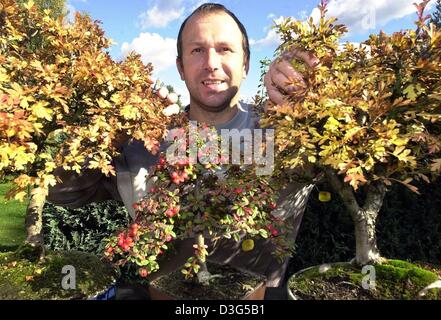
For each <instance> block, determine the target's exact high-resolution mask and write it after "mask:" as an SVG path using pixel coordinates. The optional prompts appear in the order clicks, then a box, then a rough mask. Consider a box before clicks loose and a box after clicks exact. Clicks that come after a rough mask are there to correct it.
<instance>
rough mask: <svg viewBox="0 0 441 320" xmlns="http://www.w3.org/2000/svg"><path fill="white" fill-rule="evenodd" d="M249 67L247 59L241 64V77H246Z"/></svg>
mask: <svg viewBox="0 0 441 320" xmlns="http://www.w3.org/2000/svg"><path fill="white" fill-rule="evenodd" d="M249 69H250V63H249V62H248V61H247V62H245V64H244V66H243V79H245V78H246V77H247V75H248V71H249Z"/></svg>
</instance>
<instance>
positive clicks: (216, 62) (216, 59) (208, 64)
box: [205, 48, 221, 71]
mask: <svg viewBox="0 0 441 320" xmlns="http://www.w3.org/2000/svg"><path fill="white" fill-rule="evenodd" d="M220 64H221V57H220V55H219V53H218V52H217V51H216V49H214V48H211V49H210V50H207V56H206V61H205V68H206V69H207V70H208V71H215V70H218V69H219V68H220Z"/></svg>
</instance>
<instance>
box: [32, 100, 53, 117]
mask: <svg viewBox="0 0 441 320" xmlns="http://www.w3.org/2000/svg"><path fill="white" fill-rule="evenodd" d="M47 105H49V102H47V101H38V102H37V103H36V104H34V105H33V106H32V111H33V113H34V114H35V115H36V116H37V118H44V119H46V120H47V121H51V120H52V114H53V111H52V110H51V109H49V108H45V107H46V106H47Z"/></svg>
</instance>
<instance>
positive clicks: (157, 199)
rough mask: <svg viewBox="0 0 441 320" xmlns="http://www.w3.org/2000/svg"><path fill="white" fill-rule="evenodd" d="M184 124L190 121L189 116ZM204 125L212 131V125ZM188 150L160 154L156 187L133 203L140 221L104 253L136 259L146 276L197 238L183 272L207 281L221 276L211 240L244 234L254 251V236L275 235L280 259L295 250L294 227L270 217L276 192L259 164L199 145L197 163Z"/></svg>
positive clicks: (122, 259)
mask: <svg viewBox="0 0 441 320" xmlns="http://www.w3.org/2000/svg"><path fill="white" fill-rule="evenodd" d="M181 123H182V124H185V123H186V119H185V117H184V118H183V120H182V122H181ZM201 128H202V129H201V130H206V131H207V130H208V132H212V131H211V129H210V128H208V127H207V126H202V127H201ZM179 130H180V133H181V135H180V136H181V137H183V136H184V137H187V135H186V134H185V133H188V131H186V129H184V128H183V127H182V128H181V129H179ZM214 139H216V138H214ZM196 140H197V141H199V140H198V139H196ZM183 141H185V142H186V143H184V144H181V151H184V150H186V146H188V145H189V144H188V142H189V139H188V138H184V140H181V143H182V142H183ZM175 142H176V140H175ZM198 143H199V142H198ZM199 146H200V147H201V146H202V144H201V145H199ZM184 154H185V157H178V158H176V159H178V160H176V159H174V160H170V157H169V155H168V156H166V155H165V154H161V156H160V158H159V160H158V163H157V165H156V168H155V169H154V171H153V172H152V175H151V177H150V179H153V180H154V181H155V184H154V187H152V188H151V190H150V192H149V194H148V196H146V197H145V198H144V199H142V200H141V201H139V202H138V203H136V204H134V208H135V210H136V211H137V216H136V219H135V223H134V224H132V225H131V226H130V228H129V230H125V231H122V232H120V233H119V234H118V235H115V236H114V237H112V238H111V239H109V242H108V244H107V247H106V252H105V255H106V256H107V257H108V258H109V259H110V260H112V261H113V262H114V263H115V264H116V265H125V264H127V263H131V264H132V265H135V266H136V268H137V270H138V271H137V272H138V273H139V275H140V276H141V277H146V276H147V275H149V274H151V273H153V272H155V271H157V270H159V268H160V264H159V263H158V258H159V256H160V255H162V254H164V253H166V252H167V250H169V249H170V248H171V247H172V246H173V243H174V241H175V240H178V239H188V238H194V239H195V243H194V246H193V247H194V255H193V256H191V257H189V259H188V261H187V263H185V265H184V266H183V268H182V273H183V274H184V275H185V278H194V276H195V275H197V279H198V282H199V283H201V284H205V285H207V284H208V283H209V282H210V279H212V278H213V277H216V276H217V275H212V274H210V272H209V270H207V265H206V258H207V255H208V254H209V253H208V251H207V247H208V246H207V244H206V241H207V239H209V240H210V241H213V242H215V241H217V240H219V239H221V238H226V239H230V238H233V239H234V240H236V241H240V239H241V236H245V240H244V242H243V243H242V248H243V250H252V249H253V239H254V238H256V237H263V238H270V239H271V241H273V242H274V243H275V244H276V250H275V251H274V255H275V256H276V257H277V258H281V259H282V258H284V257H286V256H287V255H290V254H291V252H292V248H293V246H292V245H293V244H292V243H291V242H290V241H289V240H288V237H286V236H285V235H287V234H288V231H289V230H288V228H289V227H287V226H286V225H285V224H284V223H283V222H282V221H280V220H278V219H277V218H275V217H273V216H272V215H271V211H272V210H273V209H275V207H276V205H275V197H276V192H275V191H274V189H273V188H272V187H271V186H270V184H269V182H268V179H267V177H265V176H259V175H256V172H255V168H256V166H255V165H248V166H244V165H242V166H241V165H231V164H222V163H223V162H225V159H222V156H217V155H215V154H213V153H211V152H210V151H209V150H207V149H205V150H203V149H202V150H201V149H199V160H200V161H192V160H191V157H190V151H188V150H187V151H184ZM202 155H205V157H206V158H205V160H204V159H203V158H204V157H201V156H202ZM210 157H211V161H207V160H208V158H210ZM201 158H202V159H201Z"/></svg>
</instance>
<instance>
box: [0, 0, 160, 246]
mask: <svg viewBox="0 0 441 320" xmlns="http://www.w3.org/2000/svg"><path fill="white" fill-rule="evenodd" d="M110 44H111V41H110V40H108V39H106V38H105V37H104V33H103V31H102V29H101V28H100V26H99V23H98V22H97V21H92V20H91V19H90V18H89V17H87V16H83V15H80V14H78V13H77V15H76V17H75V22H74V23H72V24H66V23H65V21H64V20H63V17H62V16H60V17H58V18H53V17H52V16H51V13H50V10H44V11H43V12H41V11H40V10H37V7H36V6H35V4H34V3H33V2H32V1H29V2H27V3H26V4H24V5H18V4H17V3H16V1H13V0H4V1H2V4H1V6H0V128H1V130H0V175H1V176H4V175H5V173H6V172H8V173H12V174H13V175H14V177H15V178H14V180H13V184H14V188H13V189H12V190H11V191H10V193H9V196H10V197H12V198H15V199H19V200H22V201H23V200H25V199H26V200H29V205H28V208H27V214H26V231H27V239H26V241H27V243H29V244H32V245H34V246H41V245H42V237H41V228H42V207H43V204H44V202H45V199H46V196H47V194H48V188H49V187H50V186H53V185H55V184H56V183H57V182H58V181H57V178H56V177H55V175H54V169H55V168H56V167H63V168H65V169H67V170H74V171H76V172H78V173H79V172H80V170H83V169H85V168H89V169H98V170H101V171H102V172H103V173H104V174H106V175H111V174H115V170H114V168H113V166H112V163H111V161H112V157H114V156H115V155H116V154H117V153H118V145H117V142H118V140H121V137H123V136H131V137H133V138H136V139H139V140H141V141H143V142H144V144H145V146H146V148H147V149H148V150H150V151H151V152H153V153H155V152H157V150H158V146H159V141H160V140H161V139H162V138H163V137H164V135H165V132H166V126H167V124H168V118H167V117H166V116H165V115H164V114H163V112H162V111H163V110H164V108H165V107H166V106H165V104H164V103H163V101H162V100H161V99H160V98H159V97H158V96H157V94H156V93H155V92H154V88H153V86H152V81H151V79H150V74H151V72H152V66H151V65H150V64H149V65H143V63H142V62H141V60H140V58H139V56H137V55H134V54H132V55H130V56H128V57H127V59H125V60H124V61H122V62H115V61H113V60H112V59H111V57H110V56H109V54H108V52H106V49H107V48H108V47H109V46H110ZM28 196H29V198H27V197H28Z"/></svg>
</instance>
